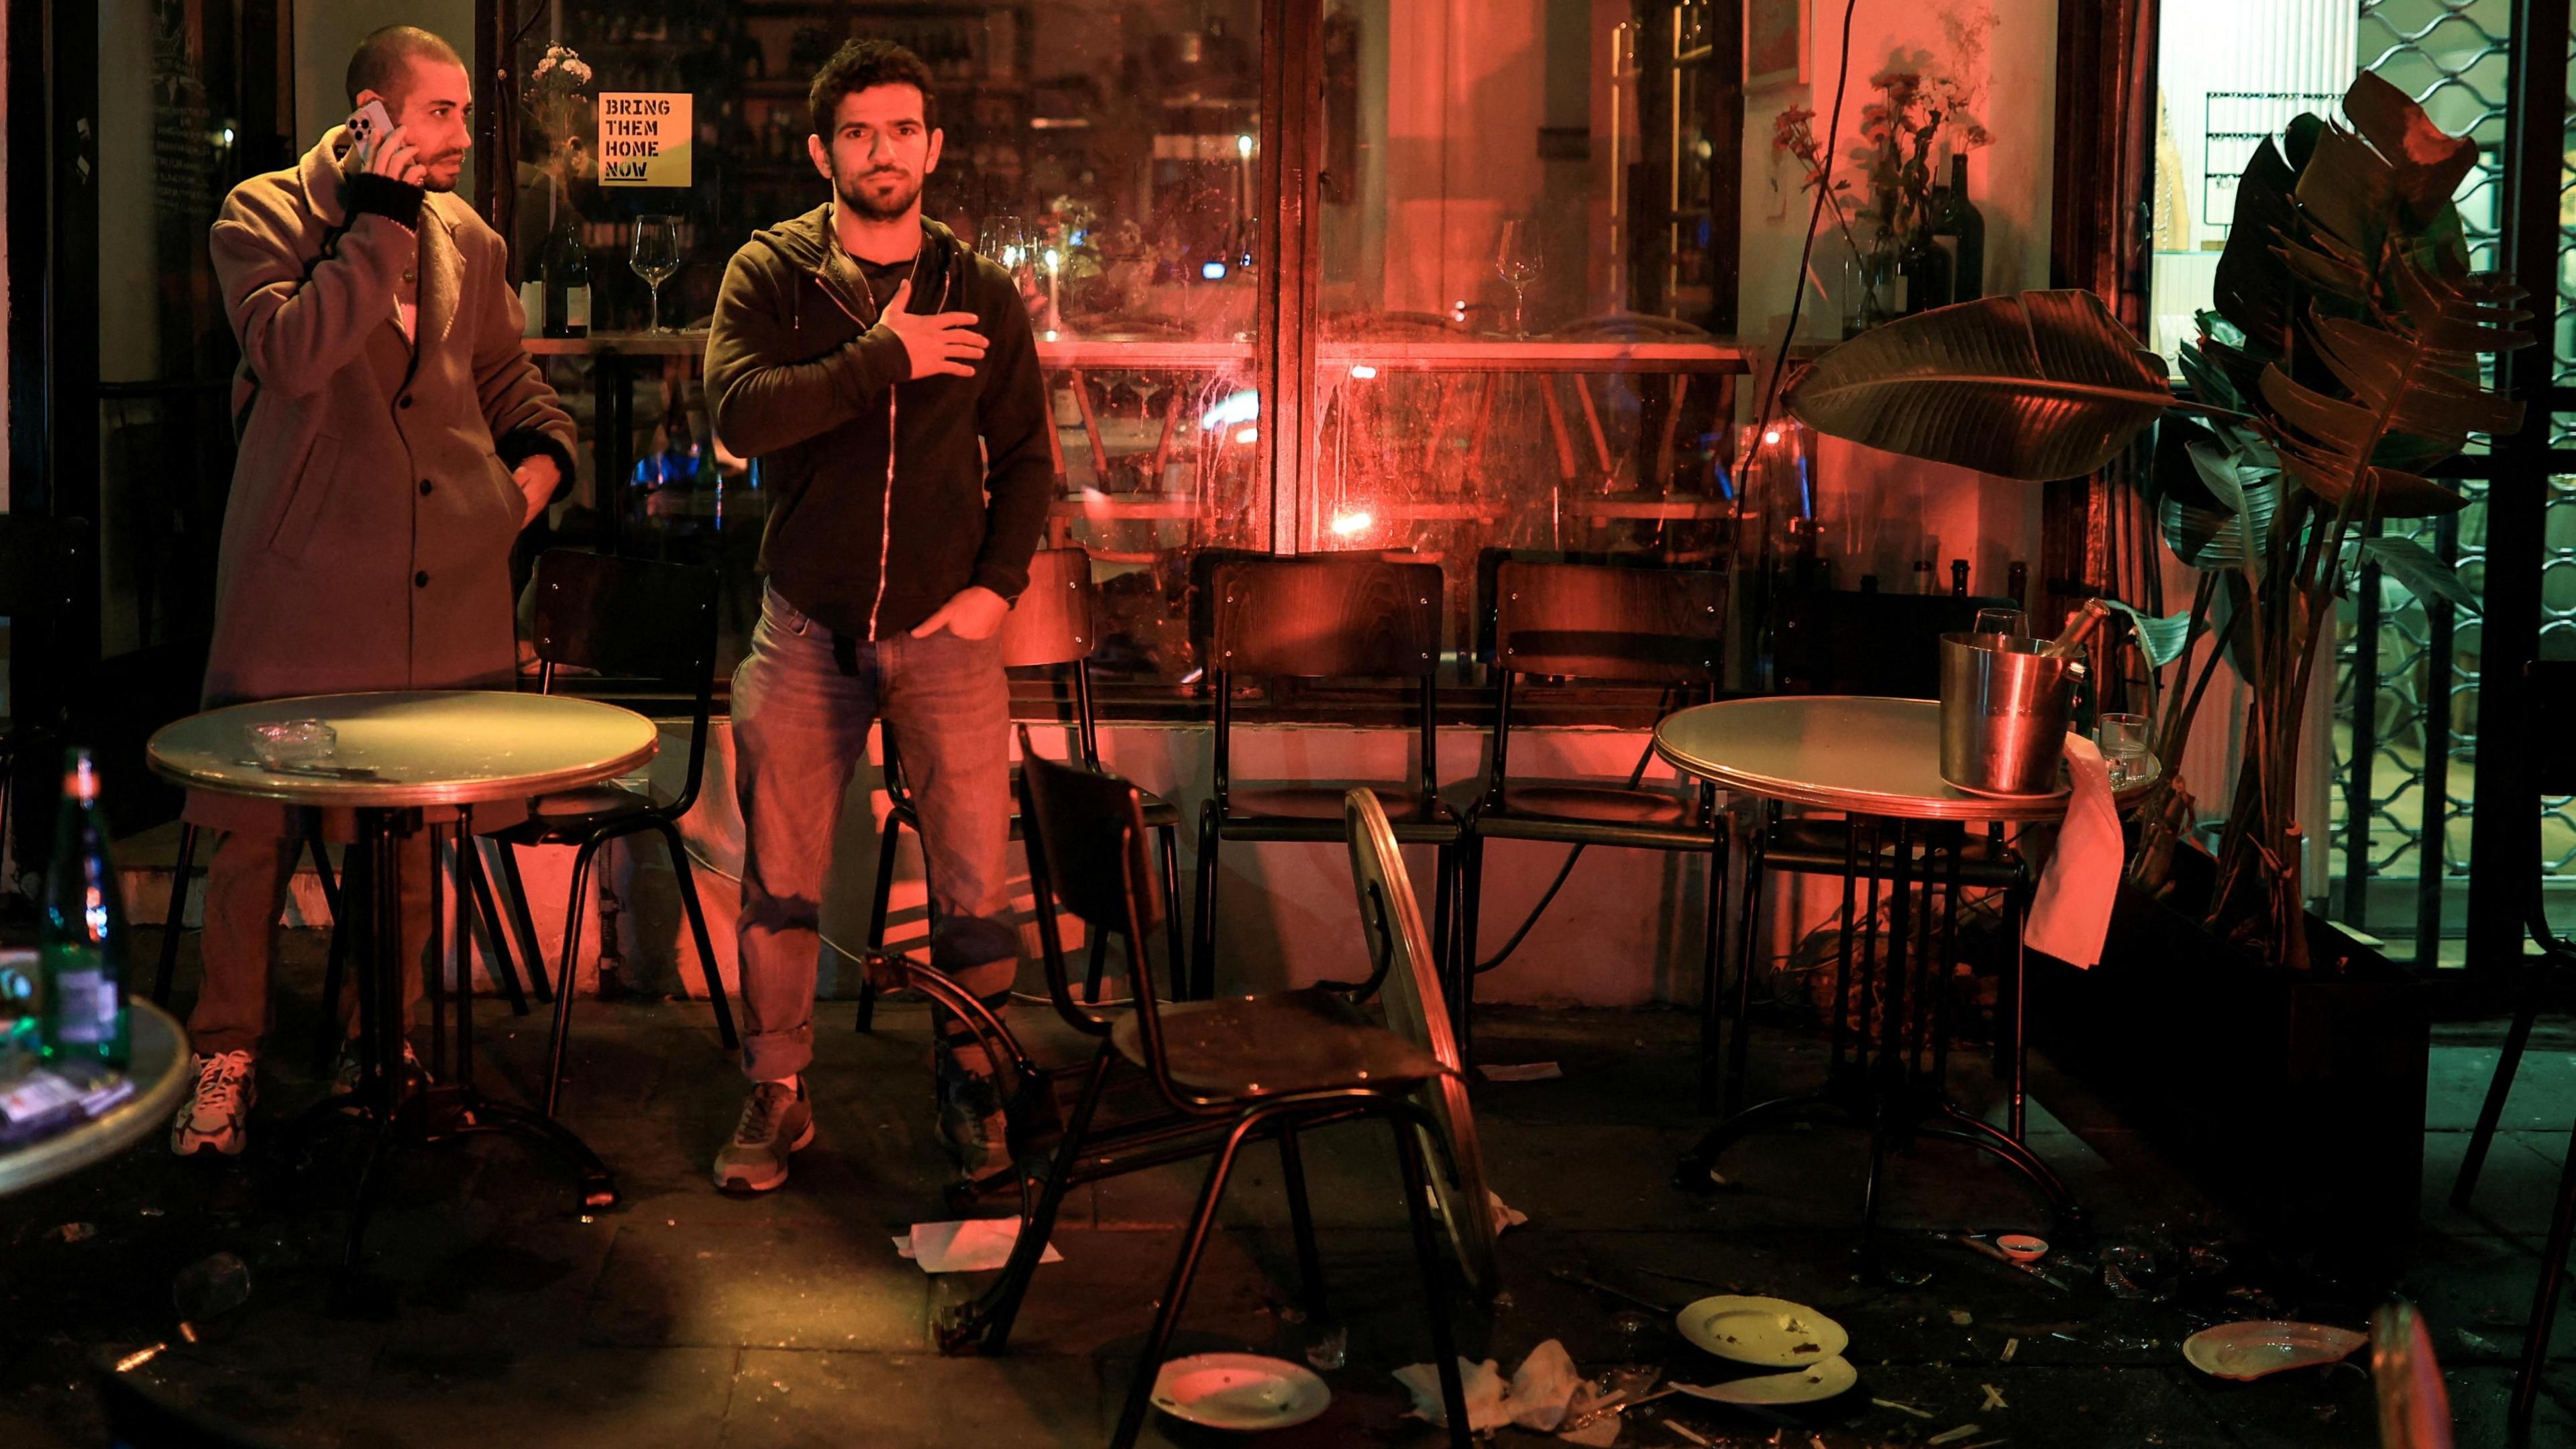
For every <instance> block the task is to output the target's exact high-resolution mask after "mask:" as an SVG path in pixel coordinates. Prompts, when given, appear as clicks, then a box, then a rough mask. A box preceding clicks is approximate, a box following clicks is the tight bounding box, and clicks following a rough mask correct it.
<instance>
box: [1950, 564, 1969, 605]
mask: <svg viewBox="0 0 2576 1449" xmlns="http://www.w3.org/2000/svg"><path fill="white" fill-rule="evenodd" d="M1967 596H1968V561H1967V560H1966V559H1963V558H1954V559H1952V560H1950V597H1952V598H1954V599H1964V598H1966V597H1967Z"/></svg>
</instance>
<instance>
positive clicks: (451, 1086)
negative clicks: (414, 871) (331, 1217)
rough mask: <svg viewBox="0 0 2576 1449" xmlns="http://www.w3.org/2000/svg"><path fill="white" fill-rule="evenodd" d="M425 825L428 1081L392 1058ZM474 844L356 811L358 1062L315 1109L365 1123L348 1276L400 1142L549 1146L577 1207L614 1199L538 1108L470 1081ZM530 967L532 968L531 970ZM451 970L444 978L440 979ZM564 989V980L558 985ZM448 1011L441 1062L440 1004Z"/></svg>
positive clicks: (612, 1187) (413, 816) (594, 1167)
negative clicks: (449, 852) (408, 904)
mask: <svg viewBox="0 0 2576 1449" xmlns="http://www.w3.org/2000/svg"><path fill="white" fill-rule="evenodd" d="M423 831H426V832H427V833H428V835H429V846H430V871H431V874H430V888H429V946H428V951H427V961H428V962H429V963H434V969H432V967H431V966H424V970H425V971H426V972H427V975H428V980H427V981H426V983H425V986H426V988H427V995H428V997H429V1003H430V1012H429V1017H430V1019H429V1032H430V1051H429V1057H428V1061H427V1063H426V1066H427V1070H428V1077H429V1079H428V1080H427V1081H423V1080H422V1078H421V1075H420V1074H419V1073H416V1072H411V1071H407V1070H405V1069H404V1065H403V1043H404V1041H405V1039H406V1038H407V1037H408V1036H409V1034H410V1032H409V1028H410V1020H409V1017H410V1013H409V1012H407V1011H405V1010H404V1009H403V1008H404V1002H403V985H402V981H403V956H404V951H403V940H402V850H403V845H404V843H405V842H406V841H407V840H409V839H411V838H412V837H414V836H417V835H419V834H421V833H422V832H423ZM443 840H452V841H453V843H454V845H455V848H456V849H457V851H458V852H460V861H459V866H460V875H459V881H458V888H457V889H456V890H454V891H453V892H450V891H449V890H447V889H446V886H447V873H446V872H444V871H442V870H441V869H440V868H439V861H438V854H439V847H440V844H441V842H442V841H443ZM471 849H473V844H472V837H471V836H470V835H469V834H468V833H467V826H466V825H465V824H464V823H463V822H459V823H458V824H455V825H452V826H451V825H446V824H440V825H434V826H433V825H427V824H425V823H424V821H423V819H422V816H421V812H420V811H419V810H418V809H393V810H360V811H359V812H358V843H357V844H356V846H354V847H353V848H352V850H351V854H350V858H349V862H348V867H349V868H347V869H346V870H344V871H343V874H342V886H341V892H340V899H341V900H342V902H343V903H345V904H346V905H347V906H348V907H349V911H350V920H349V933H350V937H351V939H352V940H353V941H354V942H356V943H357V944H358V951H357V957H358V970H357V983H358V1036H357V1043H358V1062H359V1076H358V1085H357V1087H356V1089H355V1090H353V1091H349V1092H344V1093H340V1094H338V1095H336V1096H333V1097H331V1098H330V1099H328V1100H326V1101H324V1102H322V1103H319V1104H318V1105H317V1106H316V1107H315V1108H314V1109H313V1115H315V1116H332V1117H339V1118H343V1119H345V1120H352V1121H356V1122H359V1123H361V1124H363V1125H364V1126H366V1127H367V1128H368V1129H369V1132H370V1137H371V1140H370V1142H369V1143H368V1147H367V1157H366V1162H365V1165H364V1166H362V1167H361V1168H360V1169H359V1172H358V1181H357V1187H356V1191H355V1194H354V1196H353V1199H352V1202H351V1207H350V1218H349V1234H348V1240H347V1243H346V1245H345V1248H344V1250H343V1253H342V1259H341V1266H342V1268H343V1270H344V1272H354V1271H355V1270H356V1268H357V1267H358V1265H359V1262H360V1260H361V1258H362V1256H363V1254H364V1251H365V1242H366V1232H367V1224H368V1221H369V1220H370V1219H371V1218H372V1217H373V1216H374V1213H375V1204H376V1198H377V1196H378V1190H379V1188H380V1186H381V1182H382V1178H383V1176H384V1168H385V1162H386V1159H387V1158H388V1157H390V1156H391V1154H392V1152H393V1149H394V1148H395V1147H397V1146H401V1145H410V1144H423V1143H431V1142H444V1141H449V1140H452V1139H455V1138H460V1137H471V1136H479V1135H485V1134H491V1133H501V1134H506V1135H509V1136H513V1137H518V1138H521V1139H523V1140H525V1141H528V1142H531V1143H534V1144H535V1145H537V1146H539V1147H542V1148H546V1149H548V1150H550V1151H552V1152H553V1153H554V1154H555V1155H557V1156H558V1157H560V1158H562V1159H563V1160H564V1161H565V1163H567V1164H568V1165H569V1166H570V1167H571V1168H572V1169H573V1174H574V1177H575V1181H576V1187H577V1190H578V1205H579V1210H580V1211H581V1212H584V1213H589V1212H597V1211H604V1210H606V1209H609V1208H612V1207H615V1206H616V1205H617V1201H618V1194H617V1183H616V1181H615V1179H614V1178H612V1177H611V1176H610V1175H609V1171H608V1168H607V1166H606V1165H605V1164H604V1163H602V1162H601V1161H600V1160H599V1156H598V1154H596V1153H594V1152H592V1151H591V1150H590V1148H589V1146H588V1145H586V1144H585V1143H583V1141H582V1140H581V1138H580V1137H578V1136H576V1135H575V1134H574V1133H573V1132H572V1131H571V1130H570V1129H568V1128H566V1127H564V1126H563V1125H562V1124H561V1123H559V1122H556V1121H554V1120H553V1119H551V1118H548V1117H546V1116H545V1115H544V1114H542V1113H539V1112H534V1111H530V1110H528V1109H527V1108H524V1107H517V1106H512V1105H509V1104H506V1103H500V1102H491V1101H487V1100H485V1099H484V1098H483V1096H482V1094H481V1093H480V1092H479V1091H478V1090H477V1089H476V1088H475V1086H474V953H473V936H472V924H471V916H470V915H469V913H468V910H467V907H468V904H469V896H468V894H467V892H466V890H465V889H464V883H463V877H462V874H461V868H462V859H461V852H463V851H467V850H471ZM535 969H543V968H542V967H541V966H540V967H537V968H535ZM451 971H452V972H453V973H454V981H453V982H452V983H451V982H450V981H449V979H448V976H449V973H450V972H451ZM561 984H562V985H563V986H569V985H570V983H569V982H565V983H561ZM451 1007H452V1009H453V1015H454V1045H455V1051H454V1053H453V1056H452V1059H451V1055H450V1053H449V1050H448V1046H449V1040H450V1036H449V1018H450V1010H451Z"/></svg>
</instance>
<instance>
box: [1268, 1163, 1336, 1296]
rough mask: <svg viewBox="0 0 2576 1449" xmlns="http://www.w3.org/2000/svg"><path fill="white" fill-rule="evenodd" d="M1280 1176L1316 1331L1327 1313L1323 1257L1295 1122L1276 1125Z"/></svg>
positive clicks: (1302, 1282) (1300, 1273) (1301, 1280)
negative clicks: (1286, 1191)
mask: <svg viewBox="0 0 2576 1449" xmlns="http://www.w3.org/2000/svg"><path fill="white" fill-rule="evenodd" d="M1279 1176H1280V1180H1281V1183H1282V1185H1283V1186H1285V1187H1286V1188H1287V1189H1288V1227H1289V1233H1290V1236H1292V1237H1293V1238H1295V1239H1296V1243H1297V1274H1298V1277H1299V1280H1300V1283H1301V1286H1303V1287H1304V1289H1305V1292H1306V1301H1305V1302H1304V1303H1302V1304H1300V1305H1298V1306H1299V1307H1300V1308H1302V1309H1304V1310H1305V1313H1306V1321H1307V1322H1308V1323H1310V1324H1314V1325H1316V1327H1317V1331H1319V1332H1321V1331H1325V1330H1324V1329H1323V1324H1324V1321H1325V1319H1326V1318H1327V1317H1328V1316H1329V1310H1328V1309H1327V1307H1326V1302H1325V1298H1324V1258H1323V1254H1322V1253H1320V1252H1318V1251H1317V1250H1316V1247H1315V1213H1314V1209H1313V1208H1312V1207H1310V1206H1308V1203H1307V1198H1306V1158H1305V1154H1303V1153H1301V1152H1299V1151H1298V1150H1297V1128H1296V1125H1295V1124H1294V1123H1289V1124H1286V1125H1283V1126H1281V1127H1280V1129H1279Z"/></svg>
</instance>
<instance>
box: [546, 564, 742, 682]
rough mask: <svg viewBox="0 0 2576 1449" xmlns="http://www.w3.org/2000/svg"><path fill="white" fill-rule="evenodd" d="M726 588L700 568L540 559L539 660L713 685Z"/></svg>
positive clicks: (713, 573)
mask: <svg viewBox="0 0 2576 1449" xmlns="http://www.w3.org/2000/svg"><path fill="white" fill-rule="evenodd" d="M720 586H721V580H720V576H719V575H718V574H717V572H716V571H715V570H714V569H711V568H701V567H699V566H698V565H695V564H676V563H662V562H659V561H658V560H654V559H641V558H620V557H617V556H616V555H614V554H604V553H585V552H582V551H581V550H578V549H569V548H555V549H548V550H546V552H545V554H544V556H543V557H541V558H539V559H538V560H537V608H536V641H535V642H536V648H537V659H538V660H539V662H540V663H543V664H546V665H549V666H551V665H563V664H569V665H572V666H574V667H576V668H580V669H596V670H599V671H601V672H602V673H610V674H637V675H643V676H647V677H650V678H653V679H656V680H660V681H664V682H667V683H673V684H680V685H685V686H689V687H692V688H694V687H695V686H696V685H697V684H698V683H699V682H700V681H702V680H703V681H712V680H713V679H714V677H715V661H716V596H717V590H718V589H719V587H720Z"/></svg>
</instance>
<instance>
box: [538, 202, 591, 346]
mask: <svg viewBox="0 0 2576 1449" xmlns="http://www.w3.org/2000/svg"><path fill="white" fill-rule="evenodd" d="M542 266H543V267H544V270H545V280H546V335H547V336H548V337H587V336H589V335H590V251H589V248H587V247H585V246H583V245H582V241H581V222H580V219H579V217H578V216H577V215H576V214H575V213H574V212H573V211H572V209H571V208H569V207H566V208H565V209H564V213H563V219H562V220H561V221H560V222H559V223H558V224H557V225H556V227H555V229H554V233H553V234H552V235H551V236H548V237H547V238H546V246H545V256H544V261H543V263H542Z"/></svg>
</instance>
